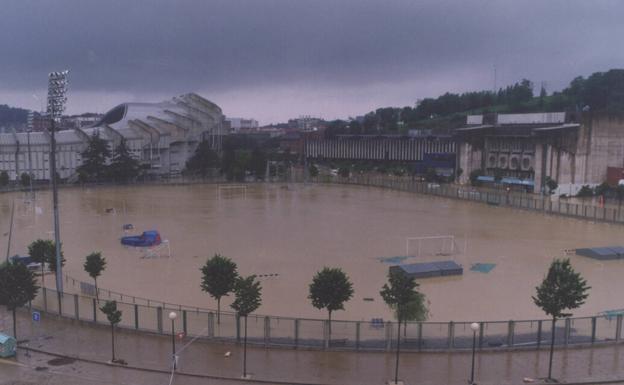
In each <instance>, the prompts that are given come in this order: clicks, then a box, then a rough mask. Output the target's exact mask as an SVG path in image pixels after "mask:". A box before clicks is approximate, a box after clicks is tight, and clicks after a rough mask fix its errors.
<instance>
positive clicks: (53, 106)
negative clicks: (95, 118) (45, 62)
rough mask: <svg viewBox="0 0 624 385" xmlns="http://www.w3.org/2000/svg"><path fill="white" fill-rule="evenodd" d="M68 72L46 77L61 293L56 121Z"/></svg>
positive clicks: (59, 272)
mask: <svg viewBox="0 0 624 385" xmlns="http://www.w3.org/2000/svg"><path fill="white" fill-rule="evenodd" d="M67 73H68V71H61V72H50V74H49V75H48V116H49V118H50V179H51V181H52V208H53V211H54V243H55V246H56V291H57V293H58V295H59V298H60V295H62V293H63V263H62V262H63V261H62V260H61V234H60V225H59V210H58V191H57V186H56V184H57V183H56V182H57V181H56V138H55V135H54V132H55V131H56V129H55V123H56V120H57V119H58V120H60V118H61V116H62V115H63V111H64V110H65V102H66V101H67V97H66V96H65V94H66V93H67Z"/></svg>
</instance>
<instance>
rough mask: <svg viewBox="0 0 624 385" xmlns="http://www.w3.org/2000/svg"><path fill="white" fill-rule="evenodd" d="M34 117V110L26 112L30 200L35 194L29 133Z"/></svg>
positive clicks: (32, 199)
mask: <svg viewBox="0 0 624 385" xmlns="http://www.w3.org/2000/svg"><path fill="white" fill-rule="evenodd" d="M34 118H35V115H34V112H33V111H30V112H28V128H27V131H26V138H27V140H28V173H29V176H30V178H28V180H29V181H30V200H31V201H34V200H35V194H34V192H33V171H32V155H31V153H30V133H31V132H32V130H33V123H34V122H33V120H34Z"/></svg>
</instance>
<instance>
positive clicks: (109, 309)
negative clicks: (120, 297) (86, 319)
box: [100, 301, 122, 325]
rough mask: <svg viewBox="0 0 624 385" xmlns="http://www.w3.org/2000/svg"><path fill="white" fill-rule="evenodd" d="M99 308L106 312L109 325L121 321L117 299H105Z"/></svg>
mask: <svg viewBox="0 0 624 385" xmlns="http://www.w3.org/2000/svg"><path fill="white" fill-rule="evenodd" d="M100 310H101V311H102V313H104V314H106V319H108V322H110V324H111V325H117V324H118V323H120V322H121V315H122V313H121V310H117V301H106V303H104V306H102V307H101V308H100Z"/></svg>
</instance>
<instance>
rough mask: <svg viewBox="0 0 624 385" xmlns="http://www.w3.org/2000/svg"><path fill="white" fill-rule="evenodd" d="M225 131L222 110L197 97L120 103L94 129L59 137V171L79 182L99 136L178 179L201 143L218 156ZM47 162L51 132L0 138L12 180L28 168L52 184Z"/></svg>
mask: <svg viewBox="0 0 624 385" xmlns="http://www.w3.org/2000/svg"><path fill="white" fill-rule="evenodd" d="M222 127H223V113H222V111H221V108H219V106H217V105H216V104H214V103H212V102H210V101H208V100H206V99H204V98H202V97H201V96H199V95H196V94H193V93H190V94H185V95H182V96H179V97H175V98H173V99H171V100H168V101H165V102H161V103H124V104H120V105H119V106H117V107H114V108H113V109H111V110H110V111H108V112H107V113H106V114H104V116H103V117H102V118H101V119H100V120H99V121H98V122H97V123H95V125H94V126H92V127H89V128H82V129H81V128H76V129H72V130H62V131H57V132H56V135H55V136H56V143H57V146H56V149H57V170H58V173H59V174H60V176H61V178H63V179H70V180H71V179H73V178H75V177H76V176H77V175H76V168H77V167H78V166H79V165H80V164H81V157H80V154H81V152H82V151H84V149H85V147H86V145H87V142H88V140H89V137H90V136H92V135H93V134H94V133H96V132H97V133H99V135H100V137H101V138H103V139H105V140H106V141H108V142H109V147H110V148H111V150H114V148H116V147H117V145H118V144H119V142H120V141H121V140H122V139H124V140H125V141H126V144H127V146H128V148H129V149H130V150H131V152H132V154H133V155H134V156H135V157H136V158H137V159H138V160H139V161H140V162H141V163H142V164H143V165H144V166H145V167H147V168H148V169H149V170H150V172H151V173H153V174H160V175H165V174H167V175H171V174H173V175H175V174H178V173H180V172H181V171H182V170H183V169H184V166H185V164H186V161H187V159H188V158H189V157H190V156H191V155H192V154H193V153H194V151H195V148H196V147H197V145H198V144H199V142H201V141H202V140H208V141H209V142H210V144H211V146H212V148H213V149H215V150H217V151H219V150H220V149H221V138H222V135H223V132H222V131H223V130H222ZM29 142H30V146H29V145H28V143H29ZM29 148H30V159H31V161H32V164H29ZM49 158H50V133H49V132H47V131H46V132H32V133H30V134H28V133H25V132H20V133H4V134H0V171H7V172H8V173H9V176H10V178H11V179H17V178H18V177H19V175H20V174H21V173H23V172H29V169H30V168H32V173H33V175H34V178H35V179H40V180H41V179H49V178H50V167H49Z"/></svg>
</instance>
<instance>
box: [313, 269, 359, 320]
mask: <svg viewBox="0 0 624 385" xmlns="http://www.w3.org/2000/svg"><path fill="white" fill-rule="evenodd" d="M351 297H353V284H352V283H351V282H350V281H349V277H347V274H345V272H344V271H342V269H339V268H330V267H324V268H323V269H322V270H321V271H319V272H317V273H316V274H315V275H314V278H312V283H311V284H310V294H309V295H308V299H310V300H311V301H312V306H314V307H315V308H317V309H327V311H328V312H329V321H330V322H331V313H332V312H333V311H336V310H344V303H345V302H347V301H348V300H350V299H351Z"/></svg>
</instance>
